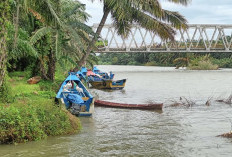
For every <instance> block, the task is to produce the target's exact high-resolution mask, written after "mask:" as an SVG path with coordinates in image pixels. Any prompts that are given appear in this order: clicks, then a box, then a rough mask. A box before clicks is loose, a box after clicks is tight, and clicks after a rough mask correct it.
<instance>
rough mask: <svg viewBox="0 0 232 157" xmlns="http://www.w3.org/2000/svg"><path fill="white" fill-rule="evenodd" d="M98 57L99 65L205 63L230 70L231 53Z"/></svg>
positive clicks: (104, 55)
mask: <svg viewBox="0 0 232 157" xmlns="http://www.w3.org/2000/svg"><path fill="white" fill-rule="evenodd" d="M98 57H99V64H110V65H148V66H177V67H180V66H183V67H188V66H191V65H197V64H198V62H201V61H207V62H211V63H212V64H215V65H217V66H218V67H219V68H232V53H219V52H217V53H182V52H180V53H164V52H161V53H104V54H100V55H99V56H98Z"/></svg>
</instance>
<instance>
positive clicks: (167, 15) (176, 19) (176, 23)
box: [162, 10, 188, 29]
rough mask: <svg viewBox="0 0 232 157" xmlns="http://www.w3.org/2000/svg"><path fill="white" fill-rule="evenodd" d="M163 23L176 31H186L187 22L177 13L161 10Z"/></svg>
mask: <svg viewBox="0 0 232 157" xmlns="http://www.w3.org/2000/svg"><path fill="white" fill-rule="evenodd" d="M162 20H163V21H167V22H169V23H170V24H171V25H172V26H173V27H174V28H176V29H181V28H182V29H187V28H188V25H187V20H186V19H185V18H184V17H183V16H182V15H180V14H179V13H178V12H173V11H168V10H163V17H162Z"/></svg>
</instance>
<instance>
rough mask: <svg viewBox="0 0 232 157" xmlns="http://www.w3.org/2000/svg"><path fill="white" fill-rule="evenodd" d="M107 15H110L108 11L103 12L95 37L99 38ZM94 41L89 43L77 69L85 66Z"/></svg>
mask: <svg viewBox="0 0 232 157" xmlns="http://www.w3.org/2000/svg"><path fill="white" fill-rule="evenodd" d="M109 13H110V10H109V9H106V10H104V14H103V16H102V19H101V22H100V24H99V26H98V27H97V31H96V35H97V36H100V34H101V31H102V28H103V26H104V24H105V22H106V19H107V17H108V15H109ZM96 41H97V38H93V39H92V41H91V42H90V43H89V46H88V47H87V50H86V53H85V54H84V55H83V56H82V58H81V59H80V61H79V63H78V68H80V67H82V66H83V65H84V64H85V62H86V59H87V58H88V56H89V54H90V52H91V51H92V49H93V47H94V44H95V42H96Z"/></svg>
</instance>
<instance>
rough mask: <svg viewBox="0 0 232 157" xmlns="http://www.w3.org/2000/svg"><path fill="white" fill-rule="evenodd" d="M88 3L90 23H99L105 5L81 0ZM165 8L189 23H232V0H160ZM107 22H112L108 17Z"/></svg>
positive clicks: (96, 1)
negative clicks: (186, 0)
mask: <svg viewBox="0 0 232 157" xmlns="http://www.w3.org/2000/svg"><path fill="white" fill-rule="evenodd" d="M80 2H82V3H84V4H86V11H87V12H88V13H89V14H90V15H91V16H92V17H91V18H90V19H89V21H88V24H89V25H92V24H93V23H99V22H100V19H101V17H102V10H103V9H102V7H103V5H102V4H101V3H100V2H99V0H95V1H94V2H93V3H92V2H91V0H80ZM160 2H161V4H162V7H163V8H164V9H168V10H172V11H178V12H180V13H181V14H182V15H184V16H185V17H186V19H187V20H188V22H189V24H232V0H192V2H191V3H190V4H189V5H188V6H187V7H185V6H181V5H175V4H173V3H169V2H167V1H165V0H160ZM106 23H111V20H110V17H108V19H107V22H106Z"/></svg>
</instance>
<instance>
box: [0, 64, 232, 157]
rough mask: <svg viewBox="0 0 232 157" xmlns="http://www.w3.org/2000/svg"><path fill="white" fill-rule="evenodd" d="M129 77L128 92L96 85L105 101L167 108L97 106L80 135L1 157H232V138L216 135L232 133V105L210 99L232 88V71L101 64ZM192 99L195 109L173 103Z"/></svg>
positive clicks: (8, 149)
mask: <svg viewBox="0 0 232 157" xmlns="http://www.w3.org/2000/svg"><path fill="white" fill-rule="evenodd" d="M99 68H100V69H102V70H106V71H110V70H112V71H113V72H115V73H116V78H115V79H122V78H127V83H126V87H125V89H124V90H117V91H104V90H96V89H91V92H92V93H94V95H97V96H98V97H99V99H102V100H108V101H114V102H127V103H147V102H151V101H152V102H164V103H165V105H164V109H163V112H156V111H141V110H126V109H114V108H101V107H96V108H95V113H94V116H93V117H92V118H81V121H82V125H83V130H82V131H81V133H80V134H77V135H71V136H62V137H50V138H48V139H47V140H43V141H38V142H30V143H26V144H18V145H16V146H14V145H13V146H12V145H4V146H0V154H1V156H178V157H179V156H183V157H186V156H192V157H195V156H230V155H231V150H232V143H231V142H232V141H231V140H230V139H224V138H219V137H216V136H217V135H219V134H222V133H225V132H228V131H230V121H229V119H232V115H231V111H232V109H231V106H230V105H228V104H222V103H216V102H215V101H212V104H211V106H205V105H204V103H205V102H206V100H207V99H208V98H209V97H212V96H213V100H215V99H217V98H218V97H221V98H226V97H227V96H228V95H229V94H231V92H232V83H231V80H232V70H221V71H185V70H175V69H174V68H161V67H135V66H99ZM180 97H186V98H188V99H191V100H193V101H195V102H196V105H195V106H193V107H191V108H186V107H170V106H169V102H170V101H172V100H178V99H179V98H180Z"/></svg>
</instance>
